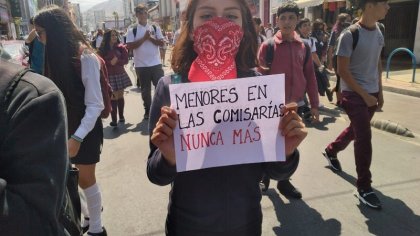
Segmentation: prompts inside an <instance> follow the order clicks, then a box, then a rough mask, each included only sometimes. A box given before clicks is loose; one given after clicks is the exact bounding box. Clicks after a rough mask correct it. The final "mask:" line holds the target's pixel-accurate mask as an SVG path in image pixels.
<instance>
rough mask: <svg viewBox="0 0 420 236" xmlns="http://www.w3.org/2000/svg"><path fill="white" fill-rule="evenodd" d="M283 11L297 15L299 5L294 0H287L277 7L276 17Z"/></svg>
mask: <svg viewBox="0 0 420 236" xmlns="http://www.w3.org/2000/svg"><path fill="white" fill-rule="evenodd" d="M285 12H293V13H295V14H296V16H297V17H299V7H298V5H297V4H296V3H295V2H294V1H287V2H285V3H283V4H282V5H281V6H280V7H279V8H277V17H279V16H280V15H281V14H283V13H285Z"/></svg>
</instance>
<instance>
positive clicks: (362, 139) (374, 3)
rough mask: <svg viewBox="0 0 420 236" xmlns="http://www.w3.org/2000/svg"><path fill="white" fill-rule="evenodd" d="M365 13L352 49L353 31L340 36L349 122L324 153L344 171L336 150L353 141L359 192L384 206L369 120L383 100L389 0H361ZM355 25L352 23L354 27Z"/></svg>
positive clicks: (368, 202)
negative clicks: (375, 182) (375, 185)
mask: <svg viewBox="0 0 420 236" xmlns="http://www.w3.org/2000/svg"><path fill="white" fill-rule="evenodd" d="M360 7H361V9H362V15H361V17H360V20H359V22H357V23H356V24H355V25H353V26H354V27H355V30H357V31H358V41H357V45H356V47H355V48H354V49H353V33H352V31H351V29H347V30H346V31H345V32H343V34H342V35H341V36H340V38H339V40H338V51H337V64H338V65H337V68H338V74H339V75H340V76H341V78H342V84H341V90H342V106H343V108H344V110H345V111H346V113H347V115H348V117H349V119H350V125H349V127H347V128H346V129H345V130H344V131H343V132H341V134H340V135H339V136H338V137H337V139H336V140H335V141H334V142H332V143H330V144H329V145H328V146H327V148H326V149H325V152H324V153H323V155H324V156H325V157H326V158H327V160H328V163H329V165H330V167H331V168H332V170H335V171H341V165H340V162H339V161H338V159H337V154H338V152H340V151H343V150H344V149H345V148H346V147H347V146H348V145H349V143H350V142H351V141H354V157H355V162H356V172H357V182H356V186H357V192H356V194H355V195H356V196H357V197H358V198H359V199H360V201H361V202H362V203H364V204H366V205H367V206H369V207H371V208H375V209H381V202H380V200H379V199H378V197H377V196H376V194H375V192H374V191H373V189H372V186H371V183H372V174H371V172H370V165H371V162H372V131H371V127H370V120H371V119H372V117H373V115H374V114H375V110H376V109H377V108H378V107H379V108H381V107H382V106H383V104H384V99H383V94H382V78H381V77H382V67H381V60H380V56H381V55H380V54H381V50H382V47H383V46H384V37H383V35H382V33H381V31H380V29H379V26H378V24H377V21H378V20H382V19H384V18H385V16H386V14H387V12H388V10H389V5H388V1H387V0H361V1H360ZM353 26H352V27H353Z"/></svg>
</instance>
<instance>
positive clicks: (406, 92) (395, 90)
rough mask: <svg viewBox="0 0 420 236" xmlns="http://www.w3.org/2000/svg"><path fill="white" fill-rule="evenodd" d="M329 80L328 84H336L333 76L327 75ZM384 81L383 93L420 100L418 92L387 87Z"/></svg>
mask: <svg viewBox="0 0 420 236" xmlns="http://www.w3.org/2000/svg"><path fill="white" fill-rule="evenodd" d="M328 76H329V78H330V82H331V81H333V82H334V83H335V82H337V77H336V76H335V75H334V74H328ZM384 80H385V81H386V79H382V89H383V91H387V92H392V93H398V94H402V95H407V96H412V97H418V98H420V91H414V90H409V89H404V88H398V87H392V86H387V85H386V84H385V83H384V82H383V81H384Z"/></svg>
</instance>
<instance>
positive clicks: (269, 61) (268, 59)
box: [264, 38, 311, 70]
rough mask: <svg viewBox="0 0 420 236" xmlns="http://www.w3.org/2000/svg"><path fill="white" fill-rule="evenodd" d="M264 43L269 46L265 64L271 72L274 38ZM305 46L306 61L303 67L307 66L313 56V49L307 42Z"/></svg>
mask: <svg viewBox="0 0 420 236" xmlns="http://www.w3.org/2000/svg"><path fill="white" fill-rule="evenodd" d="M264 43H267V46H268V47H267V52H266V54H265V63H266V65H267V67H268V68H269V69H270V70H271V65H272V64H273V60H274V44H275V42H274V38H270V39H268V40H267V41H266V42H264ZM303 44H304V45H305V60H304V62H303V66H305V65H306V63H307V62H308V60H309V57H310V56H311V48H310V46H309V45H308V44H307V43H306V42H303Z"/></svg>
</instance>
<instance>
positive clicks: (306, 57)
mask: <svg viewBox="0 0 420 236" xmlns="http://www.w3.org/2000/svg"><path fill="white" fill-rule="evenodd" d="M303 44H304V45H305V60H304V62H303V67H305V66H306V63H307V62H308V60H309V57H310V56H311V47H310V46H309V44H307V43H306V42H303Z"/></svg>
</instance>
